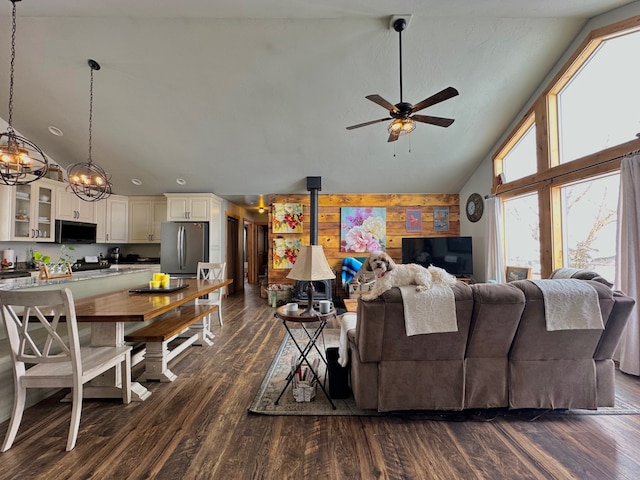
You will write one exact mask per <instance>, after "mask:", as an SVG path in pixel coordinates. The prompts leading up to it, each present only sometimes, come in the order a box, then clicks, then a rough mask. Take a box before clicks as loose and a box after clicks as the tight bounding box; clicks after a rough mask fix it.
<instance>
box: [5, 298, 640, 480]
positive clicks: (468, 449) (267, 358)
mask: <svg viewBox="0 0 640 480" xmlns="http://www.w3.org/2000/svg"><path fill="white" fill-rule="evenodd" d="M258 293H259V292H258V291H257V288H256V289H255V290H252V289H248V290H247V291H246V294H245V295H244V296H235V297H231V298H229V299H228V300H227V301H226V303H225V309H224V312H225V324H224V326H223V327H218V326H216V327H214V331H215V333H216V340H215V345H214V346H212V347H205V348H203V347H190V348H189V349H188V351H187V353H185V354H184V355H183V356H182V357H181V358H180V359H179V361H178V362H177V364H176V365H174V366H172V370H173V371H174V372H175V373H176V374H178V379H177V380H176V381H175V382H173V383H171V384H158V383H155V384H154V383H152V384H150V389H151V390H152V391H153V395H152V396H151V397H150V398H149V399H148V400H147V401H145V402H142V403H132V404H130V405H127V406H125V405H122V404H121V403H118V402H116V401H107V400H103V401H101V400H88V401H85V405H84V409H83V412H82V420H81V425H80V433H79V436H78V443H77V446H76V448H75V449H74V450H73V451H72V452H68V453H67V452H65V451H64V447H65V443H66V435H67V429H68V425H69V416H70V406H69V404H61V403H59V401H58V400H59V399H60V395H57V396H55V397H52V398H51V399H49V400H47V401H44V402H42V403H40V404H38V405H36V406H35V407H33V408H30V409H28V410H27V411H26V412H25V415H24V419H23V422H22V425H21V428H20V431H19V432H18V437H17V439H16V442H15V443H14V446H13V448H12V449H11V450H9V451H8V452H6V453H3V454H0V478H1V479H32V478H43V479H44V478H46V479H51V480H54V479H75V478H99V479H139V478H161V479H182V478H201V479H278V480H279V479H288V478H292V479H306V478H318V479H325V478H330V479H351V478H365V479H368V478H388V479H529V478H531V479H549V478H554V479H569V478H576V479H594V480H604V479H634V480H635V479H638V478H640V415H579V416H558V417H553V418H548V417H543V418H541V419H538V420H536V421H532V422H528V421H524V420H522V419H518V418H503V417H501V418H497V419H495V420H493V421H490V422H489V421H487V422H482V421H465V422H461V421H452V420H448V421H437V420H433V419H424V418H415V417H413V418H411V417H406V416H392V417H286V416H285V417H273V416H261V415H253V414H248V413H247V407H248V406H249V405H250V403H251V400H252V399H253V396H254V394H255V393H256V390H257V388H258V386H259V385H260V382H261V380H262V378H263V376H264V374H265V372H266V369H267V367H268V366H269V364H270V363H271V360H272V358H273V356H274V354H275V352H276V350H277V348H278V345H279V343H280V341H281V340H282V338H283V335H284V331H283V329H282V326H281V324H280V323H279V322H277V321H276V320H274V319H273V316H272V315H273V311H272V309H271V308H269V307H268V305H267V302H266V300H263V299H261V298H259V295H258ZM618 390H619V391H620V392H622V393H623V396H624V397H625V399H627V400H629V401H630V402H632V403H640V380H638V379H636V378H635V377H630V376H627V375H624V374H619V378H618ZM7 423H8V422H4V423H3V424H1V425H0V435H3V434H4V431H6V428H7Z"/></svg>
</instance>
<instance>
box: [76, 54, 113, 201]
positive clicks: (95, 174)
mask: <svg viewBox="0 0 640 480" xmlns="http://www.w3.org/2000/svg"><path fill="white" fill-rule="evenodd" d="M87 63H88V64H89V68H91V84H90V87H89V158H88V160H87V161H86V162H80V163H74V164H73V165H71V166H69V167H68V168H67V181H68V182H69V187H70V188H71V191H72V192H73V193H75V194H76V196H77V197H79V198H80V199H81V200H84V201H85V202H97V201H98V200H102V199H105V198H108V197H109V196H110V195H111V175H109V174H108V173H107V172H105V171H104V169H103V168H102V167H101V166H100V165H98V164H96V163H93V160H92V159H91V141H92V135H93V71H94V70H100V64H99V63H98V62H96V61H95V60H91V59H89V60H88V61H87Z"/></svg>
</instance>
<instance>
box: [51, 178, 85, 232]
mask: <svg viewBox="0 0 640 480" xmlns="http://www.w3.org/2000/svg"><path fill="white" fill-rule="evenodd" d="M93 203H94V202H85V201H84V200H81V199H80V198H78V196H77V195H75V194H74V193H73V192H70V191H68V190H67V189H66V187H62V186H59V187H58V188H56V215H55V217H56V220H73V221H75V222H85V223H94V220H93V217H94V212H93V211H94V206H93Z"/></svg>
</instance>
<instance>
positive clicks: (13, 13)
mask: <svg viewBox="0 0 640 480" xmlns="http://www.w3.org/2000/svg"><path fill="white" fill-rule="evenodd" d="M11 4H12V5H13V8H12V11H11V19H12V20H11V67H10V69H9V120H8V122H7V123H8V124H9V125H8V127H7V131H8V132H9V133H13V126H12V123H13V72H14V70H15V64H16V2H15V1H14V0H11Z"/></svg>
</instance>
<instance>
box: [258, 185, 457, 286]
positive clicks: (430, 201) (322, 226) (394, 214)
mask: <svg viewBox="0 0 640 480" xmlns="http://www.w3.org/2000/svg"><path fill="white" fill-rule="evenodd" d="M266 203H267V205H273V204H274V203H301V204H302V205H303V207H304V209H303V215H304V220H303V221H304V224H303V229H304V230H303V233H302V234H277V235H274V233H273V231H272V228H271V225H269V265H268V267H269V273H268V277H267V278H268V282H269V284H274V283H280V284H293V283H294V281H293V280H291V279H288V278H287V275H288V274H289V270H288V269H285V270H274V268H273V240H274V239H275V238H287V237H291V238H296V237H297V238H302V243H303V244H304V245H308V244H309V230H310V228H309V225H310V224H309V220H310V203H311V200H310V195H309V194H306V195H303V194H297V195H276V194H273V195H268V196H267V198H266ZM341 207H385V208H386V209H387V248H386V251H387V253H388V254H389V255H391V257H392V258H393V259H394V260H396V261H397V262H400V261H401V260H402V238H403V237H437V236H445V237H446V236H459V235H460V197H459V195H458V194H402V195H400V194H342V195H335V194H330V195H322V194H319V195H318V244H319V245H322V246H323V247H324V253H325V255H326V257H327V260H328V261H329V265H331V267H332V268H333V269H334V270H335V271H336V273H339V272H340V271H341V269H342V259H343V258H344V257H366V256H367V255H368V254H367V253H362V254H356V253H347V252H341V251H340V208H341ZM433 207H449V231H446V232H436V231H434V229H433ZM407 208H420V209H421V210H422V231H420V232H407V229H406V223H405V211H406V209H407ZM269 221H270V222H271V213H269Z"/></svg>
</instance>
